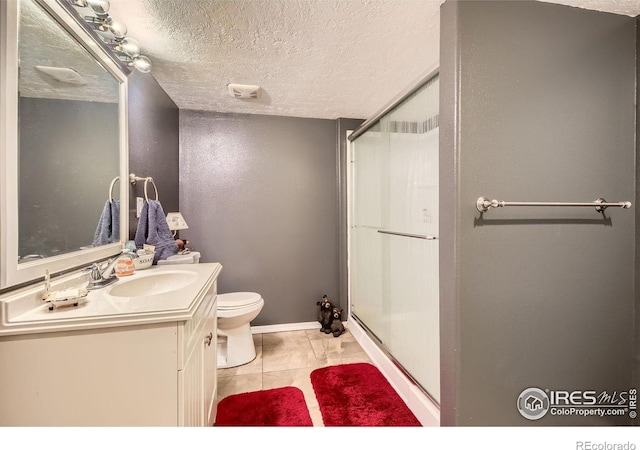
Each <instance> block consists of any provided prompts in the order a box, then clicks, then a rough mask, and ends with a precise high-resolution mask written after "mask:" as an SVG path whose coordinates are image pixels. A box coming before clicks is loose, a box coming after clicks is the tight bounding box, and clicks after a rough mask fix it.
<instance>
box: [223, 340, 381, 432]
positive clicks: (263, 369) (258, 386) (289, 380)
mask: <svg viewBox="0 0 640 450" xmlns="http://www.w3.org/2000/svg"><path fill="white" fill-rule="evenodd" d="M253 340H254V342H255V344H256V354H257V356H256V359H254V360H253V361H251V362H250V363H248V364H245V365H242V366H238V367H230V368H228V369H218V401H220V400H222V399H223V398H224V397H227V396H229V395H232V394H239V393H242V392H250V391H258V390H266V389H274V388H278V387H284V386H295V387H297V388H299V389H300V390H301V391H302V392H303V393H304V398H305V401H306V402H307V406H308V408H309V412H310V414H311V420H312V421H313V425H314V426H316V427H322V426H324V425H323V423H322V415H321V413H320V408H319V406H318V401H317V400H316V397H315V394H314V392H313V386H312V385H311V379H310V374H311V372H312V371H313V370H314V369H317V368H319V367H326V366H334V365H338V364H350V363H358V362H371V360H370V359H369V357H368V356H367V354H366V353H365V352H364V351H363V350H362V347H360V345H359V344H358V342H356V340H355V339H354V337H353V336H352V335H351V334H350V333H349V330H347V331H345V333H343V334H342V335H341V336H339V337H337V338H335V337H333V335H332V334H325V333H322V332H320V330H319V329H315V330H303V331H286V332H279V333H265V334H254V335H253Z"/></svg>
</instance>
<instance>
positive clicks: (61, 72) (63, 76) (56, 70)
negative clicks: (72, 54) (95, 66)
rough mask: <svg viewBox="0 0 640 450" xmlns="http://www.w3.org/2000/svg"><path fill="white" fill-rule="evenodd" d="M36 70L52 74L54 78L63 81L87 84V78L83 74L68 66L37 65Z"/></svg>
mask: <svg viewBox="0 0 640 450" xmlns="http://www.w3.org/2000/svg"><path fill="white" fill-rule="evenodd" d="M36 70H38V71H40V72H42V73H44V74H46V75H48V76H50V77H51V78H53V79H54V80H56V81H59V82H61V83H68V84H77V85H85V84H87V80H85V79H84V78H83V77H82V75H80V74H79V73H78V72H76V71H75V70H73V69H68V68H66V67H49V66H36Z"/></svg>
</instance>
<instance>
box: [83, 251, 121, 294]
mask: <svg viewBox="0 0 640 450" xmlns="http://www.w3.org/2000/svg"><path fill="white" fill-rule="evenodd" d="M119 257H120V256H116V257H115V258H113V259H110V260H109V261H107V262H106V263H105V264H106V265H105V264H103V265H100V264H98V263H94V264H92V265H91V266H89V268H88V270H89V271H90V275H89V284H88V285H87V289H89V290H91V289H100V288H103V287H105V286H109V285H110V284H113V283H115V282H116V281H118V277H116V276H115V274H114V269H115V267H116V263H117V262H118V258H119Z"/></svg>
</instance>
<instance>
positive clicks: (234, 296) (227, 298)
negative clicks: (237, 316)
mask: <svg viewBox="0 0 640 450" xmlns="http://www.w3.org/2000/svg"><path fill="white" fill-rule="evenodd" d="M260 300H262V297H261V296H260V294H256V293H255V292H231V293H229V294H218V309H234V308H244V307H246V306H252V305H255V304H256V303H260Z"/></svg>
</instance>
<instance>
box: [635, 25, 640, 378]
mask: <svg viewBox="0 0 640 450" xmlns="http://www.w3.org/2000/svg"><path fill="white" fill-rule="evenodd" d="M638 30H640V17H639V18H637V20H636V55H637V56H636V77H637V81H636V108H640V90H638V88H637V87H638V86H640V64H639V62H640V33H639V32H638ZM638 117H640V109H636V180H637V179H638V174H640V157H639V156H640V142H639V141H638V136H640V120H638ZM635 199H636V201H635V203H634V205H635V206H636V208H635V217H636V224H638V223H640V189H638V187H636V197H635ZM635 238H636V246H635V250H636V258H635V267H636V268H637V267H640V229H638V227H637V226H636V236H635ZM635 292H636V301H635V303H634V307H635V317H634V318H635V346H634V361H633V385H634V386H638V382H639V381H640V327H638V324H640V307H638V296H639V295H638V294H640V276H638V275H636V277H635Z"/></svg>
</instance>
